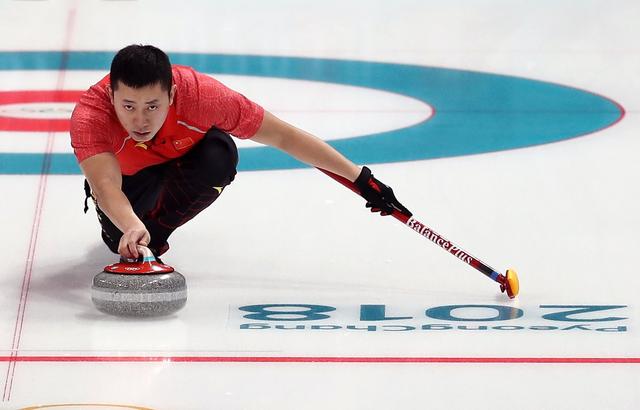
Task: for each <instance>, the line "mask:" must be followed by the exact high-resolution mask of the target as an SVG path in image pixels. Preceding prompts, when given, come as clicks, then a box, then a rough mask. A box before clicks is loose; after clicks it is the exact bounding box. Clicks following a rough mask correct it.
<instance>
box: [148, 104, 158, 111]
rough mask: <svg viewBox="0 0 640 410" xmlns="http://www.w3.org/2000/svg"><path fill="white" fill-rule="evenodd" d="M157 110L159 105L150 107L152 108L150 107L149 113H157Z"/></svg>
mask: <svg viewBox="0 0 640 410" xmlns="http://www.w3.org/2000/svg"><path fill="white" fill-rule="evenodd" d="M157 109H158V106H157V105H150V106H149V111H155V110H157Z"/></svg>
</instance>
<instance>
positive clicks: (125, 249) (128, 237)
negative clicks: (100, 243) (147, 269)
mask: <svg viewBox="0 0 640 410" xmlns="http://www.w3.org/2000/svg"><path fill="white" fill-rule="evenodd" d="M150 241H151V235H149V231H147V228H145V226H144V225H142V226H139V227H135V228H132V229H128V230H127V231H126V232H124V233H123V234H122V238H120V244H119V245H118V252H119V253H120V255H122V256H123V257H125V258H129V259H131V258H138V257H139V256H140V253H139V252H138V245H142V246H148V245H149V242H150Z"/></svg>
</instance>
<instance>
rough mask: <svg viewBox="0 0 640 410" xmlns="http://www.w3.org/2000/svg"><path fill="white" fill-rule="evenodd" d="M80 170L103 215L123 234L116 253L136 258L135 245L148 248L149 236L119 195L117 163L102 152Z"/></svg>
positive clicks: (87, 161)
mask: <svg viewBox="0 0 640 410" xmlns="http://www.w3.org/2000/svg"><path fill="white" fill-rule="evenodd" d="M80 168H81V169H82V172H83V173H84V175H85V177H86V178H87V181H89V185H90V186H91V191H92V193H93V196H94V197H95V198H96V201H97V202H98V206H99V207H100V209H101V210H102V212H104V213H105V214H106V215H107V216H108V217H109V219H110V220H111V222H113V224H114V225H115V226H117V227H118V229H120V231H122V232H123V235H122V238H121V239H120V244H119V247H118V252H120V254H121V255H122V256H124V257H126V258H137V257H138V250H137V245H139V244H140V245H148V244H149V241H150V237H149V232H148V231H147V228H145V226H144V223H143V222H142V221H141V220H140V218H138V216H137V215H136V214H135V212H133V208H132V207H131V203H130V202H129V200H128V199H127V197H126V196H125V194H124V193H123V192H122V174H121V172H120V164H119V163H118V160H117V159H116V157H115V156H114V155H113V154H112V153H109V152H103V153H101V154H97V155H94V156H92V157H89V158H87V159H85V160H84V161H82V162H81V163H80Z"/></svg>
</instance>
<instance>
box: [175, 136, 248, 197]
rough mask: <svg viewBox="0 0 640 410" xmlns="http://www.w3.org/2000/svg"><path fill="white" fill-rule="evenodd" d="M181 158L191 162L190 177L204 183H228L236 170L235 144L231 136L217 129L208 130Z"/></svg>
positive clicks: (216, 184)
mask: <svg viewBox="0 0 640 410" xmlns="http://www.w3.org/2000/svg"><path fill="white" fill-rule="evenodd" d="M192 154H193V155H192ZM183 158H184V161H188V162H193V164H190V165H191V166H190V168H192V169H193V171H194V172H193V175H192V178H194V179H196V180H198V181H199V182H201V183H203V184H205V185H209V186H219V187H223V186H225V185H228V184H229V183H231V181H233V179H234V177H235V175H236V172H237V171H236V167H237V165H238V150H237V148H236V145H235V143H234V142H233V140H232V139H231V136H229V135H228V134H226V133H224V132H222V131H220V130H217V129H211V130H209V132H207V134H206V135H205V137H204V139H203V140H202V141H200V142H199V143H198V145H197V146H196V147H194V148H193V150H192V151H191V152H189V154H187V155H185V157H183Z"/></svg>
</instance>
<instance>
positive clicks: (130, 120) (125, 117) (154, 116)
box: [110, 82, 176, 142]
mask: <svg viewBox="0 0 640 410" xmlns="http://www.w3.org/2000/svg"><path fill="white" fill-rule="evenodd" d="M175 92H176V86H175V85H174V86H172V87H171V91H170V92H167V90H163V89H162V87H161V86H160V83H156V84H153V85H148V86H146V87H142V88H131V87H128V86H126V85H124V84H122V82H118V88H117V90H111V93H110V94H111V104H113V106H114V108H115V110H116V115H117V116H118V120H120V124H122V126H123V127H124V128H125V129H126V130H127V132H128V133H129V136H130V137H131V138H132V139H133V140H135V141H138V142H145V141H149V140H151V139H152V138H153V137H154V136H155V135H156V133H157V132H158V131H159V130H160V128H161V127H162V124H164V120H165V119H166V118H167V113H168V112H169V106H170V105H171V104H173V97H174V96H175Z"/></svg>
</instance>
